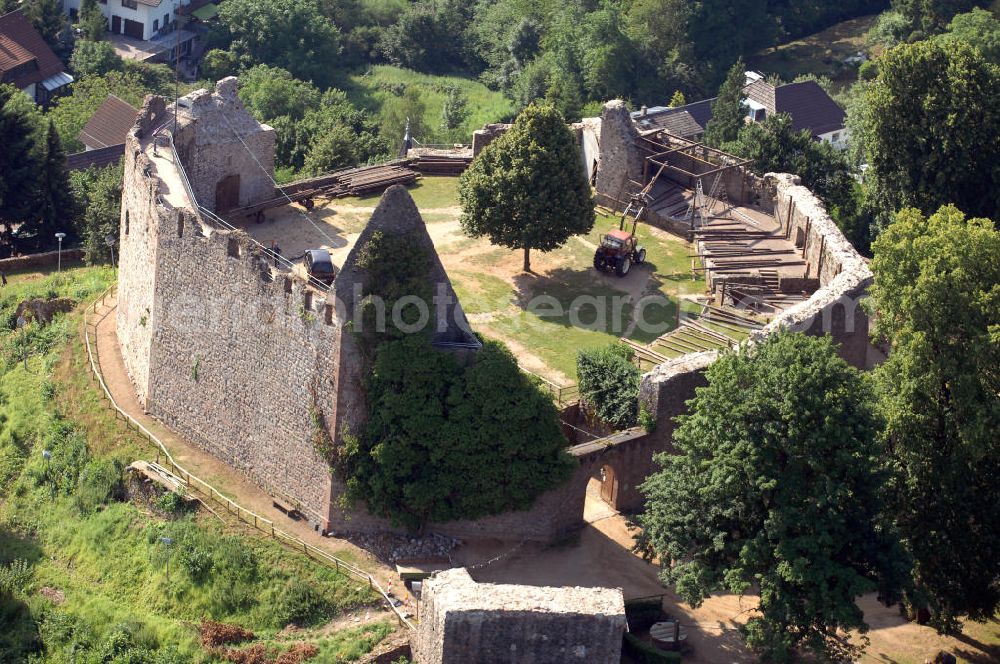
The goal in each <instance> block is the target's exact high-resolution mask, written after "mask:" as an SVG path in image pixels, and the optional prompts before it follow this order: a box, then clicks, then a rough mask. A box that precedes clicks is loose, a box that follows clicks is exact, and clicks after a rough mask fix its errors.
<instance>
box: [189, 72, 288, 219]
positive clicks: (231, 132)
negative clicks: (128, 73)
mask: <svg viewBox="0 0 1000 664" xmlns="http://www.w3.org/2000/svg"><path fill="white" fill-rule="evenodd" d="M177 106H178V114H177V117H178V121H177V124H178V127H177V132H176V135H175V136H174V144H175V145H176V146H177V151H178V152H179V153H180V157H181V161H182V162H183V163H184V168H185V170H186V172H187V176H188V179H189V180H190V181H191V188H192V189H193V190H194V195H195V197H196V198H197V199H198V204H199V205H201V206H202V207H206V208H208V209H210V210H213V211H214V210H216V207H217V206H216V187H217V186H218V185H219V183H220V181H222V180H223V179H224V178H226V177H229V176H238V178H239V206H241V207H242V206H247V205H253V204H254V203H259V202H261V201H265V200H269V199H271V198H274V197H275V189H274V183H273V182H272V178H273V176H274V142H275V136H274V130H273V129H272V128H271V127H269V126H268V125H265V124H261V123H260V122H257V120H256V119H254V117H253V116H252V115H250V114H249V113H247V112H246V109H245V108H244V106H243V103H242V102H241V101H240V98H239V96H238V95H237V88H236V78H235V77H233V76H230V77H228V78H224V79H222V80H221V81H219V82H218V84H217V85H216V87H215V90H214V91H208V90H197V91H195V92H192V93H191V94H188V95H185V96H184V97H181V98H180V99H179V100H178V102H177ZM172 110H173V107H172V106H171V112H172Z"/></svg>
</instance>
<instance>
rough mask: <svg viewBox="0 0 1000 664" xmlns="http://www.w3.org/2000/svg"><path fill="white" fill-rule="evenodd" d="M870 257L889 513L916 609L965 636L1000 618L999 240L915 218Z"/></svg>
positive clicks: (958, 216) (948, 216)
mask: <svg viewBox="0 0 1000 664" xmlns="http://www.w3.org/2000/svg"><path fill="white" fill-rule="evenodd" d="M873 249H874V252H875V257H874V260H873V261H872V271H873V272H874V273H875V282H874V285H873V286H872V288H871V298H870V304H871V307H872V309H873V311H874V312H875V313H876V315H875V316H874V317H873V319H872V320H873V321H875V334H876V336H877V337H878V338H879V339H880V340H883V341H886V342H888V344H889V348H890V351H889V358H888V360H887V361H886V362H885V363H884V364H883V365H882V366H881V367H879V369H878V370H877V372H876V377H877V384H878V387H879V397H880V398H879V402H880V405H881V410H882V411H883V414H884V418H885V420H886V423H887V425H886V429H885V445H886V449H887V452H888V455H889V460H890V461H889V463H890V466H891V468H892V469H893V470H894V472H895V481H894V484H893V485H892V487H891V489H890V490H889V491H888V492H887V498H888V503H887V505H886V511H887V513H888V514H891V515H892V516H893V517H894V518H895V521H896V527H897V528H898V530H899V532H900V534H901V535H902V537H903V540H904V543H905V545H906V547H907V548H908V549H909V551H910V553H911V554H912V556H913V559H914V560H915V565H914V571H913V576H914V581H915V584H916V593H915V595H914V596H913V598H912V599H913V601H914V603H915V604H917V605H918V606H919V605H925V606H930V608H931V609H932V620H933V621H934V623H935V625H936V626H937V627H938V628H939V629H942V630H944V631H949V632H957V631H959V630H960V629H961V627H960V623H959V622H958V618H959V617H960V616H968V617H969V618H972V619H973V620H987V619H990V618H994V617H995V616H996V614H997V611H998V609H1000V483H998V482H997V477H1000V437H998V436H997V431H1000V373H998V370H997V369H998V367H1000V335H998V330H1000V285H998V284H1000V231H997V229H996V228H995V226H994V223H993V222H992V221H990V220H989V219H966V217H965V215H964V214H962V213H961V212H960V211H959V210H958V209H957V208H955V207H954V206H947V207H942V208H941V209H940V210H938V211H937V212H936V213H935V214H933V215H931V216H930V217H929V218H927V217H925V216H924V215H922V214H921V213H920V212H919V211H918V210H914V209H912V208H910V209H905V210H903V211H901V212H900V213H899V214H898V215H897V217H896V221H895V222H894V223H892V224H891V225H890V226H889V227H888V228H886V229H885V230H884V231H883V232H882V234H881V235H880V236H879V237H878V239H877V240H876V241H875V244H874V246H873Z"/></svg>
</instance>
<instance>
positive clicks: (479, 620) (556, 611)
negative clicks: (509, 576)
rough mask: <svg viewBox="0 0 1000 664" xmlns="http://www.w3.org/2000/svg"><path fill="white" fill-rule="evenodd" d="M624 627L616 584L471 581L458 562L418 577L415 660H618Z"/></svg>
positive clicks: (538, 663)
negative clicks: (424, 578) (559, 585)
mask: <svg viewBox="0 0 1000 664" xmlns="http://www.w3.org/2000/svg"><path fill="white" fill-rule="evenodd" d="M626 629H627V626H626V622H625V601H624V597H623V595H622V591H621V589H620V588H580V587H576V588H571V587H565V588H544V587H537V586H519V585H506V584H488V583H476V582H475V581H473V580H472V577H470V576H469V573H468V572H467V571H466V570H465V569H452V570H447V571H444V572H437V573H436V574H434V575H433V576H432V577H431V578H430V579H428V580H427V581H425V582H424V586H423V590H422V596H421V600H420V626H419V628H418V631H417V637H416V640H415V644H414V645H415V647H414V656H415V661H416V662H417V664H487V663H489V664H504V663H508V662H509V663H510V664H550V663H552V662H560V664H570V663H572V662H579V663H580V664H583V663H585V662H586V663H588V664H589V663H592V662H618V661H619V660H620V659H621V643H622V636H623V634H624V633H625V630H626Z"/></svg>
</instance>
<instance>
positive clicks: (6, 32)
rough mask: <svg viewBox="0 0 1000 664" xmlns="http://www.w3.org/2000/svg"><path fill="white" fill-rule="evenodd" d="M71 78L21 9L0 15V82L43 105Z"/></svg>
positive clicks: (69, 81)
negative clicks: (9, 85) (8, 84)
mask: <svg viewBox="0 0 1000 664" xmlns="http://www.w3.org/2000/svg"><path fill="white" fill-rule="evenodd" d="M72 82H73V77H72V76H70V75H69V74H67V73H66V72H65V71H64V68H63V63H62V61H61V60H60V59H59V58H58V57H57V56H56V54H55V53H53V52H52V49H51V48H49V45H48V44H46V43H45V40H44V39H42V36H41V35H40V34H38V31H37V30H35V27H34V26H33V25H31V21H29V20H28V19H27V17H25V15H24V14H23V13H21V10H19V9H15V10H14V11H12V12H9V13H7V14H4V15H3V16H0V83H10V84H11V85H13V86H14V87H16V88H18V89H19V90H23V91H24V93H25V94H27V95H28V96H29V97H31V99H32V100H34V101H35V103H37V104H42V105H45V104H48V103H49V100H51V99H52V97H53V96H55V95H56V94H58V93H59V92H60V91H61V90H62V89H63V88H64V87H65V86H67V85H69V84H70V83H72Z"/></svg>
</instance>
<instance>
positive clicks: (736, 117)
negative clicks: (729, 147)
mask: <svg viewBox="0 0 1000 664" xmlns="http://www.w3.org/2000/svg"><path fill="white" fill-rule="evenodd" d="M745 86H746V65H745V64H744V63H743V60H742V58H741V59H739V60H737V61H736V64H734V65H733V66H732V67H731V68H730V69H729V73H728V74H726V80H725V81H723V83H722V85H721V86H720V87H719V95H718V96H717V97H716V98H715V101H714V102H713V103H712V119H711V120H709V121H708V126H707V127H705V142H706V143H708V144H709V145H715V146H721V145H722V144H723V143H725V142H727V141H734V140H736V137H737V136H738V135H739V133H740V129H741V128H742V127H743V125H744V124H746V115H747V110H746V105H745V104H744V103H743V98H744V97H745V95H744V93H743V88H744V87H745Z"/></svg>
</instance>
